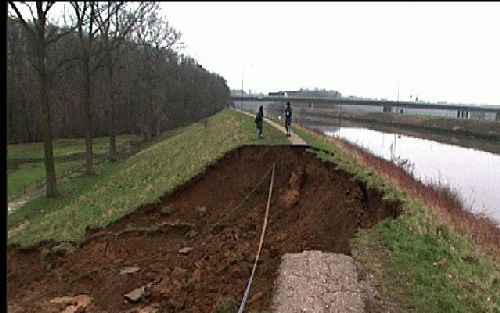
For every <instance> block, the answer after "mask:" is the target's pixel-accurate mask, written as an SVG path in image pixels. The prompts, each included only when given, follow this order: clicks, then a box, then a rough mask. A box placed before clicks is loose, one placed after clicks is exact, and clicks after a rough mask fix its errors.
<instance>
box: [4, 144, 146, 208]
mask: <svg viewBox="0 0 500 313" xmlns="http://www.w3.org/2000/svg"><path fill="white" fill-rule="evenodd" d="M135 138H136V136H134V135H120V136H118V137H117V138H116V143H117V147H118V148H120V147H121V146H123V144H125V143H126V142H128V141H130V140H133V139H135ZM108 147H109V137H100V138H95V139H94V153H95V154H94V155H95V156H102V155H105V154H106V153H107V151H108ZM84 152H85V140H84V139H83V138H77V139H58V140H56V141H54V156H55V157H56V161H55V165H56V174H57V176H60V175H62V174H64V173H65V172H69V171H74V170H76V169H78V168H79V167H81V166H82V165H83V164H84V158H85V155H83V153H84ZM75 153H82V155H81V157H79V158H78V160H66V161H62V160H57V157H61V156H69V155H72V154H75ZM30 159H31V160H33V159H39V160H40V161H39V162H25V163H24V162H23V163H22V164H21V165H20V166H19V167H18V168H16V169H15V170H9V171H8V174H7V186H8V188H7V189H8V199H9V200H10V199H13V198H15V197H18V196H20V195H22V194H23V193H24V190H25V189H26V188H33V187H35V186H38V185H41V184H43V183H44V182H45V166H44V163H43V143H28V144H16V145H8V147H7V163H8V162H9V161H10V162H12V161H14V160H17V161H21V160H26V161H29V160H30Z"/></svg>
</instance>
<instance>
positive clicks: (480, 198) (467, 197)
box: [311, 125, 500, 225]
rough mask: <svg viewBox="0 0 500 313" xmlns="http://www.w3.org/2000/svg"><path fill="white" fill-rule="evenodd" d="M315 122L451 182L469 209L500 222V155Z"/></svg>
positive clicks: (426, 176)
mask: <svg viewBox="0 0 500 313" xmlns="http://www.w3.org/2000/svg"><path fill="white" fill-rule="evenodd" d="M311 126H312V127H314V128H316V129H318V130H320V131H322V132H323V133H325V134H326V135H328V136H334V137H338V138H343V139H346V140H348V141H349V142H351V143H354V144H356V145H358V146H361V147H364V148H366V149H368V150H369V151H370V152H371V153H372V154H374V155H376V156H379V157H382V158H384V159H386V160H393V161H394V160H397V162H406V166H407V167H406V169H407V170H408V171H411V172H412V173H413V175H414V177H416V178H417V179H420V180H421V181H422V182H424V183H440V184H446V185H448V186H449V187H451V189H452V190H454V191H456V192H457V194H458V195H460V197H461V199H462V201H463V203H464V204H465V207H466V208H467V209H468V210H470V211H472V212H474V213H482V214H485V215H488V216H490V217H492V218H493V219H494V220H495V221H496V222H497V225H500V155H497V154H493V153H490V152H484V151H480V150H475V149H470V148H463V147H459V146H455V145H449V144H445V143H440V142H436V141H432V140H427V139H421V138H414V137H409V136H405V135H399V134H393V133H388V132H381V131H375V130H370V129H366V128H359V127H332V126H318V125H311Z"/></svg>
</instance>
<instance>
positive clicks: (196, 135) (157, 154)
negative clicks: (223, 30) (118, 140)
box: [7, 110, 288, 246]
mask: <svg viewBox="0 0 500 313" xmlns="http://www.w3.org/2000/svg"><path fill="white" fill-rule="evenodd" d="M267 126H268V127H266V130H265V131H266V132H265V139H260V140H259V139H256V138H255V137H256V135H255V123H254V122H253V118H251V117H249V116H246V115H244V114H241V113H238V112H235V111H232V110H224V111H222V112H220V113H218V114H216V115H214V116H212V117H210V118H209V119H207V120H206V121H205V122H199V123H195V124H192V125H190V126H187V127H184V128H182V129H177V130H173V131H170V132H167V133H165V134H164V135H162V136H161V137H160V138H159V139H158V140H157V143H156V144H152V145H150V146H149V147H146V148H145V149H144V150H142V151H141V152H139V153H137V154H136V155H134V156H132V157H130V158H128V159H126V160H122V161H118V162H115V163H109V162H105V163H102V164H100V165H99V166H98V172H99V175H98V176H96V177H88V176H86V175H81V176H77V177H74V178H71V179H69V180H67V181H65V182H62V183H61V184H60V185H59V191H60V196H59V197H56V198H54V199H47V198H45V197H40V198H38V199H35V200H33V201H31V202H29V203H27V204H25V205H24V206H22V207H21V208H19V209H18V210H17V211H15V212H13V213H11V214H10V215H9V217H8V221H7V224H8V231H9V236H8V242H9V244H12V243H17V244H19V245H21V246H32V245H35V244H37V243H38V242H40V241H42V240H50V239H51V240H54V241H79V240H81V239H82V238H83V236H84V234H85V229H86V228H87V227H91V228H97V227H103V226H106V225H107V224H109V223H111V222H113V221H115V220H117V219H119V218H120V217H122V216H123V215H125V214H127V213H129V212H131V211H133V210H135V209H136V208H137V207H139V206H141V205H143V204H146V203H151V202H154V201H156V200H157V199H159V198H160V197H161V196H162V195H163V194H164V193H166V192H170V191H172V190H174V189H175V188H176V187H177V186H179V185H181V184H183V183H185V182H187V181H188V180H190V179H191V178H192V177H193V176H195V175H197V174H199V173H201V172H203V171H204V170H205V169H206V167H207V166H208V165H210V164H212V163H214V162H215V161H216V160H217V159H219V158H220V157H222V156H223V155H224V154H225V153H226V152H228V151H230V150H233V149H235V148H237V147H238V146H241V145H248V144H288V140H287V138H286V137H285V136H284V134H282V133H280V132H279V131H278V130H276V129H274V128H273V127H271V126H269V125H267Z"/></svg>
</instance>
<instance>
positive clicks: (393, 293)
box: [294, 127, 500, 313]
mask: <svg viewBox="0 0 500 313" xmlns="http://www.w3.org/2000/svg"><path fill="white" fill-rule="evenodd" d="M294 130H295V132H296V133H297V134H298V135H299V136H301V137H302V138H303V139H305V140H306V141H307V142H308V143H309V144H310V145H312V146H314V147H317V148H321V149H324V150H326V151H330V152H332V153H333V155H332V154H329V153H324V152H321V153H319V156H320V157H321V158H323V159H325V160H329V161H332V162H334V163H337V164H338V167H339V168H342V169H343V170H346V171H348V172H350V173H352V174H354V175H355V176H356V177H357V178H358V179H360V180H362V181H365V182H367V183H368V185H369V186H372V187H373V188H379V189H383V190H384V191H385V193H386V196H385V198H386V199H387V200H388V201H391V200H399V201H402V203H403V207H404V212H403V213H402V214H401V216H400V217H399V218H397V219H393V220H386V221H384V222H381V223H379V224H377V225H376V226H374V227H373V228H372V229H371V230H364V231H361V232H360V233H359V234H358V237H357V238H356V239H355V241H354V246H355V247H357V248H358V249H357V250H358V251H359V256H358V259H359V260H360V261H361V262H362V264H363V265H364V266H365V267H366V268H367V269H368V271H369V272H370V273H372V274H373V275H374V276H375V279H376V281H377V282H378V283H380V284H381V286H380V288H379V289H380V290H379V291H380V292H381V293H382V294H383V295H384V296H385V297H387V298H389V299H390V300H392V301H393V302H394V303H398V305H399V306H400V309H401V311H403V312H436V313H437V312H464V313H465V312H500V309H499V305H498V303H499V302H500V296H499V292H498V290H500V266H499V264H498V263H497V262H496V261H495V259H494V258H493V257H492V256H490V255H487V254H486V253H484V252H483V251H482V250H481V249H480V248H478V247H475V246H474V245H472V244H471V243H470V242H469V241H468V240H467V239H465V238H464V237H463V236H461V235H460V234H458V233H456V232H454V231H453V230H452V229H450V228H449V227H448V226H447V225H445V224H442V223H441V222H440V221H439V219H438V218H437V217H436V216H435V215H434V214H433V213H432V212H431V210H429V209H426V208H425V207H424V206H423V205H422V203H421V202H420V201H419V200H418V199H413V198H410V197H408V196H407V195H406V194H405V193H404V192H403V191H402V190H401V189H400V188H399V187H398V186H395V185H393V184H392V183H390V182H389V181H387V180H385V179H383V178H382V177H381V176H379V175H377V173H374V172H373V171H372V170H370V169H367V168H364V167H362V166H360V165H359V164H356V163H355V162H354V161H352V160H353V159H352V158H350V157H349V156H347V155H346V154H344V153H343V152H342V151H341V150H340V149H339V148H338V147H337V146H336V145H335V144H334V143H333V142H332V141H330V140H328V139H326V138H325V137H320V136H318V135H315V134H312V133H310V132H308V131H305V130H304V129H301V128H300V127H299V128H297V127H295V129H294Z"/></svg>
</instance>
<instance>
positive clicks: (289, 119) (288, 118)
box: [285, 101, 292, 136]
mask: <svg viewBox="0 0 500 313" xmlns="http://www.w3.org/2000/svg"><path fill="white" fill-rule="evenodd" d="M291 125H292V107H291V106H290V101H288V102H287V103H286V109H285V129H286V135H287V136H290V134H291V132H292V130H291Z"/></svg>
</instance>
